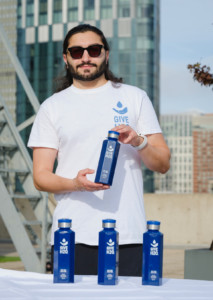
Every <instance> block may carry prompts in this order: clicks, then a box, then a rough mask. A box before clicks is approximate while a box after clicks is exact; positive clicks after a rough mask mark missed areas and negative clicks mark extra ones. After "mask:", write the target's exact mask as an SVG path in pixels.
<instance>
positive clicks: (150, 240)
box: [142, 221, 163, 285]
mask: <svg viewBox="0 0 213 300" xmlns="http://www.w3.org/2000/svg"><path fill="white" fill-rule="evenodd" d="M147 229H148V231H147V232H145V233H144V234H143V266H142V284H143V285H162V273H163V234H162V233H161V232H160V231H159V229H160V222H158V221H148V222H147Z"/></svg>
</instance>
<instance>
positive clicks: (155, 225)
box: [147, 221, 160, 230]
mask: <svg viewBox="0 0 213 300" xmlns="http://www.w3.org/2000/svg"><path fill="white" fill-rule="evenodd" d="M147 229H149V230H159V229H160V222H159V221H147Z"/></svg>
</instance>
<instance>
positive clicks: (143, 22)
mask: <svg viewBox="0 0 213 300" xmlns="http://www.w3.org/2000/svg"><path fill="white" fill-rule="evenodd" d="M159 2H160V1H156V0H132V1H127V0H79V1H77V0H40V1H37V0H18V56H19V58H20V60H21V63H22V65H23V66H24V68H25V71H26V73H27V75H28V77H29V79H30V82H31V83H32V86H33V89H34V90H35V93H36V95H37V97H38V99H39V100H40V101H41V102H42V101H43V100H44V99H45V98H47V97H48V96H50V94H51V93H52V92H53V87H54V83H53V78H54V77H56V76H57V75H59V73H60V72H62V71H63V67H64V64H63V60H62V41H63V38H64V36H65V34H66V33H67V31H68V30H69V29H71V28H72V27H74V26H76V25H77V24H80V23H89V24H91V25H95V26H97V27H99V28H100V29H101V30H102V31H103V32H104V34H105V36H106V38H107V40H108V42H109V45H110V48H111V54H110V68H111V70H112V71H113V72H114V73H115V74H116V75H117V76H121V77H123V79H124V82H125V83H127V84H132V85H136V86H138V87H140V88H142V89H144V90H145V91H146V92H147V93H148V95H149V97H150V99H151V100H152V102H153V104H154V107H155V109H156V111H157V113H158V107H159ZM31 114H32V109H31V106H30V105H29V104H27V101H26V95H25V93H24V91H23V89H22V87H21V85H20V84H18V99H17V120H18V123H20V122H22V121H23V120H24V119H26V118H28V117H29V116H30V115H31ZM28 134H29V129H28V131H26V132H25V135H26V136H25V139H27V137H28ZM144 173H145V184H144V186H145V190H147V191H153V174H152V172H151V171H148V170H146V169H145V170H144ZM147 178H148V180H146V179H147Z"/></svg>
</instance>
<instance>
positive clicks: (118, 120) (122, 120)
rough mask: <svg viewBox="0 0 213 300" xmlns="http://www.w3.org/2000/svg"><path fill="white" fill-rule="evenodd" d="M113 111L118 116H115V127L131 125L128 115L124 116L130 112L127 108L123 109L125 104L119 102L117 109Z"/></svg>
mask: <svg viewBox="0 0 213 300" xmlns="http://www.w3.org/2000/svg"><path fill="white" fill-rule="evenodd" d="M113 110H114V111H115V112H116V114H115V115H114V123H115V126H118V125H121V124H125V125H129V118H128V115H125V116H124V114H126V113H127V112H128V108H127V107H123V104H122V103H121V102H120V101H118V102H117V105H116V108H113Z"/></svg>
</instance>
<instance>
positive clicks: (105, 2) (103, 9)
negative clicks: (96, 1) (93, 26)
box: [100, 0, 112, 19]
mask: <svg viewBox="0 0 213 300" xmlns="http://www.w3.org/2000/svg"><path fill="white" fill-rule="evenodd" d="M100 4H101V5H100V16H101V19H111V18H112V0H101V3H100Z"/></svg>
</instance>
